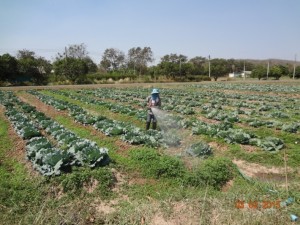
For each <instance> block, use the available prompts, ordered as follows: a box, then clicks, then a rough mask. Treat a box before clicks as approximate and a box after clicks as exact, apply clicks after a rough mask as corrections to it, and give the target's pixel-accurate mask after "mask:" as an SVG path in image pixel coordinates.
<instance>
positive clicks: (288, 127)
mask: <svg viewBox="0 0 300 225" xmlns="http://www.w3.org/2000/svg"><path fill="white" fill-rule="evenodd" d="M78 92H79V93H81V94H82V95H74V94H70V93H69V92H59V93H60V94H63V95H66V96H68V97H71V98H76V99H78V100H82V101H85V102H89V103H93V102H97V100H95V99H93V98H88V97H86V95H90V94H93V95H94V96H96V97H98V98H102V99H113V100H115V101H120V100H121V99H122V101H123V102H128V103H129V104H131V105H134V104H136V103H137V102H139V103H138V104H137V106H143V105H145V103H144V100H142V99H141V98H138V96H136V94H135V93H136V92H138V91H131V92H129V91H126V90H125V91H123V90H119V89H118V90H116V89H112V88H110V89H98V90H80V91H78ZM163 92H164V95H165V94H166V96H164V98H165V99H163V101H164V104H163V106H162V110H165V111H171V112H180V113H181V114H188V115H192V114H194V113H195V111H196V107H199V111H200V110H201V114H204V115H205V116H206V117H207V118H208V119H214V120H218V121H226V120H229V121H231V122H243V123H246V124H248V125H249V126H252V127H260V126H266V127H268V128H276V129H277V130H283V131H286V132H290V133H297V132H298V131H299V129H300V122H297V121H295V122H281V121H279V120H274V118H275V119H276V118H278V119H285V118H289V117H290V116H291V115H290V114H287V113H284V112H283V111H287V112H290V113H291V114H293V115H299V111H298V109H299V107H300V103H299V104H298V105H297V104H296V103H297V100H295V99H287V100H286V101H284V102H290V103H291V104H290V105H287V106H284V104H278V103H276V104H273V105H268V104H266V103H265V102H263V101H262V102H258V100H259V99H258V97H257V96H256V97H253V96H252V97H251V98H250V97H249V98H250V99H251V100H252V101H254V100H256V101H255V103H253V104H250V103H247V102H245V101H234V102H233V103H232V104H229V101H228V98H226V97H224V93H223V94H222V95H220V94H218V93H217V94H216V95H217V96H216V95H213V97H214V99H210V100H209V103H205V101H203V99H204V98H203V97H204V96H202V98H201V99H202V100H201V101H200V100H199V101H197V99H200V96H197V94H188V93H186V92H182V91H181V92H179V91H176V90H175V91H174V90H166V89H164V90H163ZM141 93H145V89H141ZM178 93H179V94H178ZM144 95H145V94H144ZM203 95H205V94H203ZM180 96H181V98H180ZM221 96H222V97H221ZM206 97H207V96H206ZM210 97H212V96H210ZM239 98H241V97H240V96H239ZM272 98H273V97H272ZM137 99H139V100H137ZM271 100H272V101H274V99H271ZM101 102H103V101H101ZM109 104H111V105H113V103H109ZM224 105H229V106H234V107H236V108H235V109H232V110H230V111H228V110H224V109H223V108H224V107H223V106H224ZM122 107H123V108H126V107H130V106H122ZM130 108H132V107H130ZM130 108H127V110H120V111H119V112H120V113H123V112H124V111H129V112H130V111H131V109H130ZM245 108H250V109H251V110H246V109H245ZM292 109H294V110H293V111H292ZM271 110H272V111H271ZM267 111H271V112H270V113H265V112H267ZM133 114H134V113H133ZM241 114H243V115H246V116H248V117H245V118H243V119H240V117H239V115H241ZM129 115H132V114H129ZM261 118H263V119H261Z"/></svg>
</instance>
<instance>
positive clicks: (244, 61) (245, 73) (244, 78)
mask: <svg viewBox="0 0 300 225" xmlns="http://www.w3.org/2000/svg"><path fill="white" fill-rule="evenodd" d="M245 79H246V66H245V61H244V80H245Z"/></svg>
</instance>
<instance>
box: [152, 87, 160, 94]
mask: <svg viewBox="0 0 300 225" xmlns="http://www.w3.org/2000/svg"><path fill="white" fill-rule="evenodd" d="M151 94H159V91H158V89H156V88H154V89H153V90H152V92H151Z"/></svg>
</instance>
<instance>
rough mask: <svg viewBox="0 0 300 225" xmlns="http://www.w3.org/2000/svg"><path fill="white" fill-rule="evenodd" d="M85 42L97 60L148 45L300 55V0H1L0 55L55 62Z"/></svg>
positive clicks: (215, 53)
mask: <svg viewBox="0 0 300 225" xmlns="http://www.w3.org/2000/svg"><path fill="white" fill-rule="evenodd" d="M80 43H85V44H86V46H87V50H88V52H89V53H90V56H91V57H92V59H93V60H94V61H95V62H96V63H99V62H100V60H101V56H102V54H103V52H104V50H105V49H106V48H111V47H113V48H118V49H120V50H122V51H124V52H125V53H127V51H128V49H130V48H132V47H138V46H140V47H145V46H149V47H151V49H152V51H153V53H154V57H155V59H156V63H157V62H159V60H160V57H162V56H163V55H166V54H170V53H177V54H183V55H186V56H188V57H189V58H192V57H195V56H203V57H207V56H208V55H211V57H212V58H226V59H229V58H235V59H245V58H250V59H267V58H280V59H291V60H293V59H294V56H295V54H297V56H298V59H299V58H300V0H205V1H204V0H0V55H2V54H4V53H10V54H12V55H16V52H17V51H18V50H21V49H28V50H31V51H35V52H36V54H37V55H38V56H43V57H45V58H47V59H49V60H52V59H54V57H55V56H56V55H57V53H58V52H63V50H64V47H66V46H69V45H71V44H80Z"/></svg>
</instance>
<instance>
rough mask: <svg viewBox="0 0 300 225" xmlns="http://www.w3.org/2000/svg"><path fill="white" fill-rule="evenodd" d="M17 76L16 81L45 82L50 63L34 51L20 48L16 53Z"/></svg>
mask: <svg viewBox="0 0 300 225" xmlns="http://www.w3.org/2000/svg"><path fill="white" fill-rule="evenodd" d="M17 58H18V71H19V75H20V76H19V77H18V79H17V80H16V81H17V82H23V81H32V82H33V83H34V84H45V82H46V81H47V78H48V75H49V73H50V71H51V64H50V62H49V61H47V60H45V59H44V58H42V57H37V56H36V55H35V52H33V51H29V50H26V49H24V50H20V51H18V54H17Z"/></svg>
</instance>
